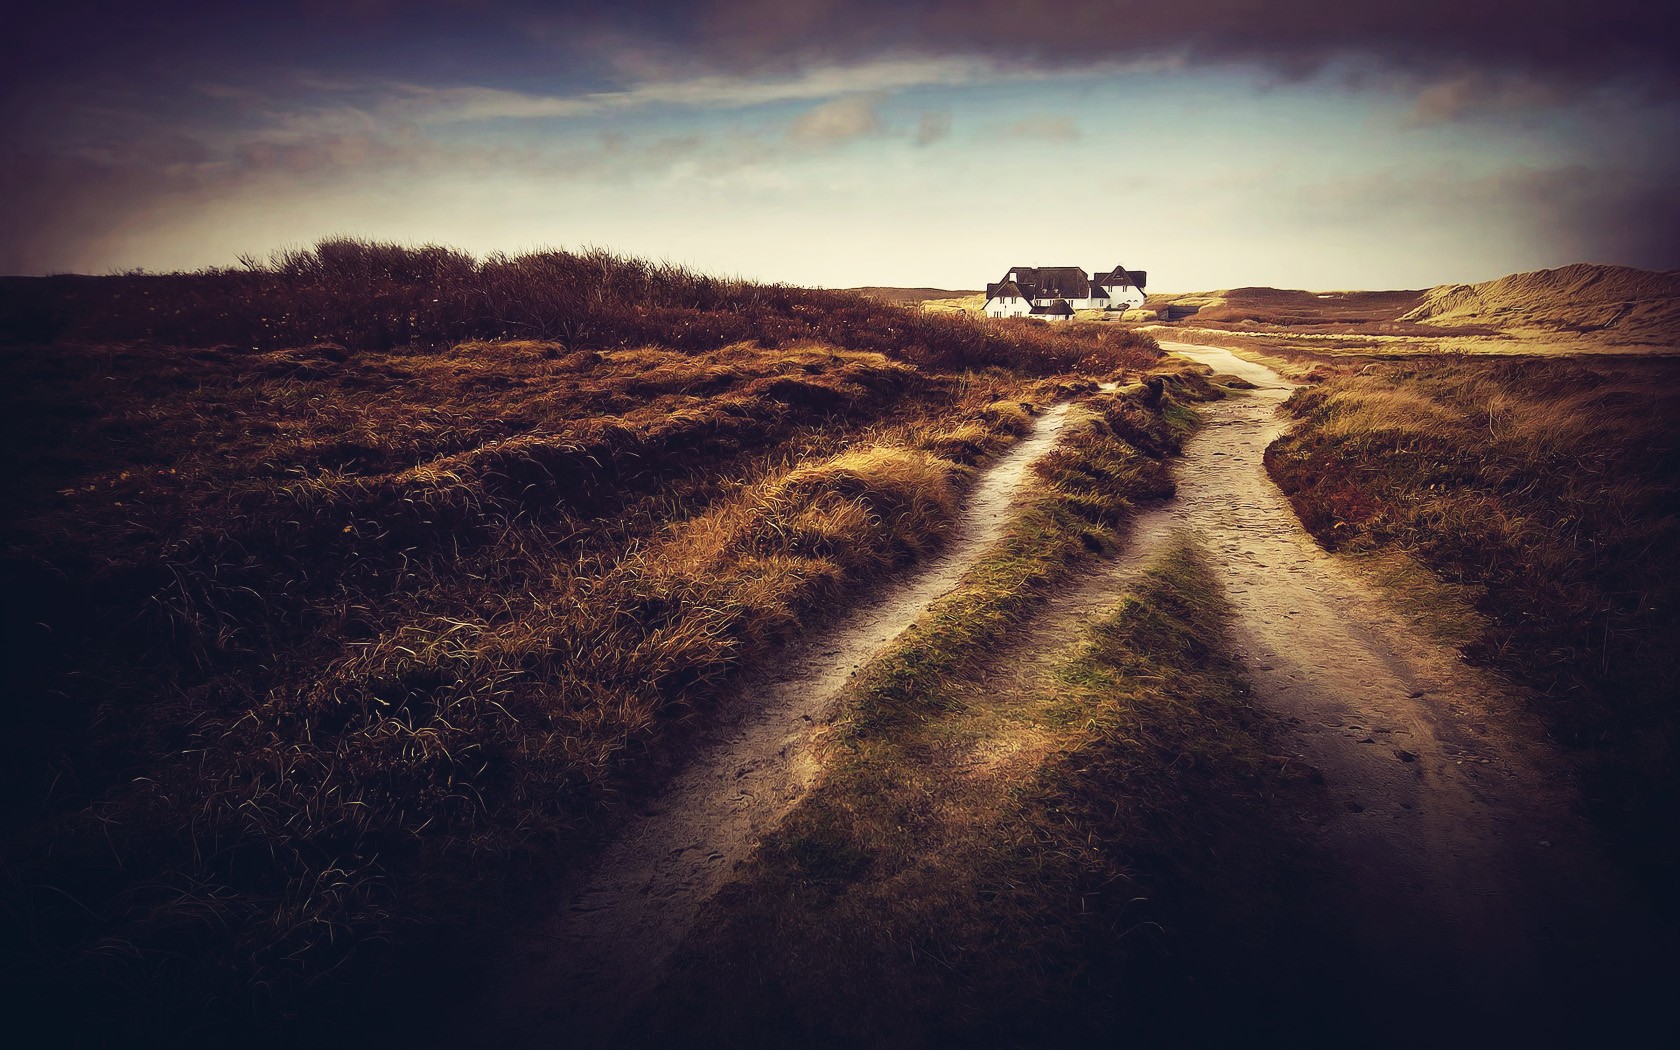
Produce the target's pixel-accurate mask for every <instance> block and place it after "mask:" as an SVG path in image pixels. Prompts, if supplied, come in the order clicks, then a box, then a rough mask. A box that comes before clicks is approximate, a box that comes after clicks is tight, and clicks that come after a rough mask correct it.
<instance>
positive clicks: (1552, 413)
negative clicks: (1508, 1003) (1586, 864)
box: [1267, 358, 1680, 879]
mask: <svg viewBox="0 0 1680 1050" xmlns="http://www.w3.org/2000/svg"><path fill="white" fill-rule="evenodd" d="M1677 390H1680V363H1676V362H1674V361H1672V360H1665V359H1644V360H1641V359H1636V358H1628V359H1620V360H1593V359H1588V360H1585V361H1583V360H1574V361H1561V360H1552V361H1536V360H1526V361H1485V360H1484V361H1476V360H1464V359H1451V358H1448V359H1430V360H1419V361H1416V362H1390V363H1369V364H1366V365H1364V366H1362V367H1361V368H1360V370H1359V371H1358V373H1357V374H1345V373H1344V374H1343V375H1342V377H1341V378H1336V379H1332V380H1330V381H1328V382H1324V383H1322V384H1319V385H1316V386H1311V387H1308V388H1305V389H1303V390H1302V391H1300V392H1298V393H1297V394H1296V395H1295V396H1294V397H1293V398H1292V400H1291V401H1290V402H1289V408H1290V409H1291V411H1293V412H1294V414H1295V415H1296V416H1297V417H1298V419H1299V423H1298V424H1297V426H1296V427H1295V428H1294V429H1293V430H1292V431H1291V432H1290V433H1289V434H1288V435H1287V436H1285V437H1284V438H1283V439H1282V440H1280V441H1279V442H1278V443H1277V444H1276V445H1274V446H1273V447H1272V449H1271V450H1270V451H1269V452H1268V456H1267V464H1268V467H1269V469H1270V470H1271V473H1272V475H1273V477H1274V478H1275V479H1276V480H1277V482H1278V483H1279V484H1280V485H1281V486H1282V487H1283V489H1284V491H1285V492H1286V493H1288V495H1289V497H1290V499H1291V501H1292V502H1293V503H1294V505H1295V508H1296V510H1297V512H1298V513H1299V515H1300V517H1301V520H1302V522H1303V523H1304V524H1305V525H1306V526H1307V528H1308V529H1309V530H1311V531H1312V532H1313V533H1314V535H1315V536H1317V537H1318V538H1319V540H1320V541H1321V542H1323V543H1324V544H1325V545H1326V546H1327V547H1330V548H1331V549H1336V550H1350V551H1360V550H1398V551H1404V552H1408V553H1410V554H1412V555H1414V556H1415V557H1417V558H1418V559H1419V560H1421V561H1422V562H1423V563H1425V564H1426V565H1428V566H1430V567H1431V568H1432V569H1433V570H1435V571H1436V572H1437V573H1438V574H1439V575H1440V576H1441V577H1442V578H1443V579H1445V580H1446V581H1447V582H1449V583H1452V584H1466V585H1469V586H1470V587H1471V588H1473V593H1474V594H1475V595H1477V604H1478V606H1479V609H1480V612H1481V614H1482V627H1481V631H1480V636H1479V638H1477V639H1476V640H1475V643H1474V645H1473V646H1472V649H1471V655H1472V656H1473V657H1475V658H1477V659H1480V660H1483V661H1485V662H1488V663H1491V664H1493V665H1495V666H1498V667H1500V668H1502V669H1504V670H1506V671H1508V672H1510V673H1512V674H1513V675H1515V676H1517V677H1518V678H1519V679H1521V680H1523V681H1525V682H1527V683H1529V684H1530V685H1532V686H1533V687H1534V688H1535V689H1536V690H1538V694H1539V696H1540V697H1541V698H1542V699H1541V701H1540V706H1541V709H1542V711H1543V713H1544V714H1545V715H1546V717H1547V719H1548V721H1549V723H1550V725H1551V726H1552V729H1553V732H1554V734H1555V735H1556V737H1557V738H1558V739H1559V740H1560V741H1561V742H1563V743H1564V744H1566V745H1567V746H1568V747H1569V748H1570V749H1572V750H1573V751H1574V752H1575V753H1576V754H1577V755H1578V756H1580V757H1581V759H1582V761H1583V764H1584V777H1585V782H1584V789H1585V791H1584V793H1585V796H1586V798H1587V800H1588V804H1589V805H1590V806H1591V807H1592V808H1593V810H1594V812H1595V816H1596V817H1597V818H1598V819H1599V820H1600V822H1601V823H1603V824H1605V825H1606V826H1608V827H1611V828H1612V829H1615V831H1616V832H1617V837H1618V840H1619V842H1620V843H1621V844H1622V846H1624V847H1625V848H1627V849H1629V850H1632V851H1634V852H1635V853H1637V854H1638V855H1639V858H1640V860H1641V861H1642V862H1644V863H1645V864H1647V865H1648V866H1649V870H1651V871H1653V872H1655V873H1658V875H1659V877H1660V878H1662V879H1667V878H1669V877H1671V876H1672V873H1673V872H1674V871H1675V870H1677V869H1676V865H1677V863H1680V852H1677V848H1680V825H1677V824H1676V822H1675V816H1674V814H1675V812H1676V809H1675V807H1676V803H1677V802H1680V798H1677V797H1676V795H1675V788H1674V784H1675V783H1676V777H1677V770H1680V766H1677V763H1676V758H1677V752H1676V745H1677V744H1680V712H1677V711H1676V708H1675V705H1674V696H1675V692H1676V686H1677V681H1676V670H1675V662H1674V659H1673V651H1672V650H1673V640H1674V639H1675V638H1676V637H1680V612H1677V611H1680V528H1677V526H1680V431H1677V429H1676V423H1677V422H1680V395H1677V393H1676V391H1677Z"/></svg>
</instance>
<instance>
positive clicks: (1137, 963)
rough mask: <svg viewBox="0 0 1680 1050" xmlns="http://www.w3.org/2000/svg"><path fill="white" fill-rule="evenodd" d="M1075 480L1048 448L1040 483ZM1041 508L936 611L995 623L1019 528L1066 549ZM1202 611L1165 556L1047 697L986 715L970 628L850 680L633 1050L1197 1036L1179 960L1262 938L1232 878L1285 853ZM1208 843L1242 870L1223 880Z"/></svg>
mask: <svg viewBox="0 0 1680 1050" xmlns="http://www.w3.org/2000/svg"><path fill="white" fill-rule="evenodd" d="M1094 451H1097V448H1096V446H1094V445H1093V446H1090V447H1087V448H1086V449H1085V450H1084V453H1085V454H1086V455H1088V454H1090V453H1091V452H1094ZM1134 454H1135V453H1134ZM1080 462H1085V460H1084V458H1083V456H1082V454H1081V453H1080V452H1078V451H1070V452H1069V453H1068V454H1067V456H1066V457H1065V460H1064V469H1065V468H1066V467H1068V466H1071V465H1072V464H1075V463H1080ZM1042 492H1043V497H1044V500H1045V502H1044V503H1043V504H1041V505H1040V508H1039V509H1038V510H1037V511H1036V512H1034V513H1029V515H1028V516H1027V518H1025V519H1024V520H1023V522H1022V524H1021V525H1020V526H1019V527H1018V528H1017V530H1016V531H1015V533H1014V534H1013V536H1012V538H1011V540H1010V541H1007V542H1006V544H1005V545H1004V547H1003V548H1001V549H1000V550H999V552H998V553H997V554H996V555H995V556H994V559H993V560H992V562H991V563H990V564H988V565H983V566H981V567H980V568H978V569H977V570H976V572H975V573H974V574H973V575H971V577H970V581H969V583H968V584H967V589H966V592H965V593H964V594H963V595H962V596H960V597H958V598H956V599H954V600H956V601H958V602H962V603H969V604H973V603H975V602H985V601H991V602H994V603H995V602H999V601H1003V602H1005V603H1006V604H1007V601H1008V598H1007V595H1008V594H1010V593H1011V592H1009V591H1008V590H1006V589H1003V588H1000V587H999V586H998V583H999V579H1000V578H1002V577H1007V576H1009V575H1011V574H1019V573H1020V572H1021V568H1022V565H1023V558H1024V557H1028V552H1029V551H1033V550H1034V549H1035V545H1038V544H1042V543H1043V542H1044V541H1045V539H1046V538H1047V537H1048V535H1050V534H1048V533H1044V532H1040V531H1039V530H1040V529H1041V528H1043V526H1044V524H1045V520H1044V518H1043V517H1036V518H1035V514H1036V515H1045V514H1046V513H1047V512H1048V513H1049V516H1050V517H1053V518H1057V519H1059V527H1058V528H1056V530H1055V534H1057V535H1059V536H1060V537H1061V541H1060V542H1061V543H1063V544H1068V543H1077V541H1076V539H1075V537H1076V536H1077V534H1078V533H1077V529H1078V528H1079V527H1083V526H1082V525H1081V526H1075V527H1074V528H1073V529H1070V528H1069V526H1071V525H1073V523H1075V522H1085V521H1088V518H1087V516H1086V513H1085V512H1084V511H1077V510H1074V505H1072V504H1064V505H1063V506H1062V507H1061V508H1060V509H1059V510H1051V508H1052V507H1053V506H1054V505H1055V504H1056V503H1057V502H1058V501H1059V500H1061V499H1063V498H1065V496H1066V495H1067V491H1066V490H1065V489H1063V488H1062V487H1061V483H1059V482H1058V481H1055V480H1049V479H1047V480H1046V484H1045V487H1044V489H1043V490H1042ZM1064 571H1066V570H1064ZM1053 578H1054V577H1051V579H1053ZM1040 580H1041V583H1042V582H1044V580H1043V578H1042V577H1040ZM1226 615H1227V613H1226V611H1225V607H1224V604H1223V599H1222V598H1221V596H1220V595H1219V593H1218V591H1217V588H1216V587H1215V586H1214V585H1213V583H1212V577H1211V576H1210V575H1209V573H1208V571H1207V569H1206V566H1205V565H1204V564H1203V563H1202V562H1201V561H1200V560H1199V555H1198V554H1197V553H1196V552H1195V550H1194V549H1193V548H1190V547H1182V546H1181V547H1179V548H1178V549H1176V550H1174V551H1173V552H1172V553H1171V554H1170V555H1169V556H1168V557H1166V558H1164V559H1163V561H1162V563H1161V564H1159V565H1157V566H1156V567H1155V568H1154V571H1153V572H1151V573H1150V574H1148V575H1146V576H1145V577H1144V578H1143V580H1142V581H1141V582H1140V584H1139V585H1138V586H1137V587H1136V588H1135V590H1134V591H1133V593H1132V594H1131V596H1129V597H1128V598H1127V599H1126V600H1125V601H1124V602H1123V603H1122V604H1120V605H1119V606H1117V607H1116V608H1115V609H1114V611H1113V612H1112V613H1111V614H1109V615H1108V616H1107V617H1105V618H1104V619H1103V620H1102V621H1101V622H1098V623H1095V624H1093V625H1092V626H1091V629H1090V631H1089V634H1088V636H1087V638H1086V639H1085V641H1084V643H1083V644H1082V645H1081V646H1079V647H1078V649H1077V650H1076V651H1074V652H1071V653H1065V654H1061V657H1060V663H1059V664H1057V665H1055V666H1056V672H1055V674H1054V676H1053V678H1052V679H1050V680H1049V682H1048V683H1042V684H1035V686H1034V687H1033V688H1032V689H1030V690H1029V692H1028V693H1026V694H1024V695H1007V696H1005V695H996V694H995V692H994V691H993V690H994V689H995V687H996V684H997V681H998V671H999V669H998V668H995V667H990V666H989V664H988V661H987V659H986V658H985V657H984V656H983V655H979V654H977V653H976V652H975V650H974V647H973V639H972V638H971V637H969V636H967V634H966V631H967V628H968V626H969V625H970V624H971V623H973V619H972V618H971V617H969V616H968V615H966V614H964V615H962V616H945V615H941V614H940V611H938V610H936V611H934V612H933V613H931V614H930V616H929V617H928V619H927V620H926V621H925V622H924V623H923V624H922V625H921V628H920V629H919V631H918V635H917V637H916V638H915V639H914V640H913V641H910V642H907V643H905V645H904V647H903V648H902V650H901V651H898V652H895V653H892V654H890V655H889V656H888V657H887V659H886V662H885V663H884V664H883V665H882V666H879V667H876V668H874V669H872V670H871V671H870V672H869V678H868V680H867V681H866V682H865V684H864V686H863V687H862V695H861V696H860V698H859V706H858V709H857V712H856V714H855V715H854V716H853V717H852V718H851V719H850V720H848V721H847V722H845V723H844V724H843V726H842V729H841V736H842V740H841V743H840V745H839V746H838V748H837V751H836V754H835V755H834V757H833V760H832V762H831V766H830V770H829V772H828V773H827V775H826V776H825V779H824V780H823V782H822V783H821V784H820V786H819V787H818V789H817V790H816V792H815V793H814V794H813V795H812V796H811V797H810V798H808V799H807V800H806V801H805V802H804V803H802V804H801V805H800V807H799V808H798V809H797V810H796V811H795V812H794V813H793V814H792V815H791V817H790V818H789V819H788V820H787V821H786V822H785V823H784V824H783V826H782V827H780V828H779V829H778V830H777V831H776V832H775V833H774V834H773V835H772V836H771V837H770V838H769V839H768V840H767V841H766V842H765V844H764V845H763V847H762V848H761V850H760V852H759V854H758V855H757V856H756V858H755V859H754V861H753V862H752V864H751V866H750V868H749V869H748V871H747V872H746V873H745V874H744V876H743V877H742V878H741V879H740V880H739V881H737V882H736V883H735V884H733V885H732V886H731V887H729V888H727V889H726V890H725V892H724V895H723V897H722V899H721V901H720V903H719V906H718V907H716V908H714V909H712V910H711V911H710V912H709V913H708V915H707V917H706V919H705V920H704V921H703V925H702V928H701V929H700V930H699V931H698V932H697V933H696V934H695V935H694V936H693V937H691V939H690V940H689V942H688V944H687V945H686V946H685V949H684V952H683V954H682V957H681V959H680V962H679V966H678V968H677V970H676V972H675V974H674V976H673V977H672V978H671V979H669V980H668V981H667V982H666V983H665V985H664V986H663V987H662V988H660V990H659V992H658V993H657V996H656V999H655V1001H654V1002H653V1003H651V1004H650V1006H649V1009H648V1011H647V1012H645V1013H644V1014H643V1015H642V1018H643V1020H642V1026H641V1031H640V1032H638V1033H637V1035H638V1037H639V1040H638V1041H637V1045H642V1044H643V1043H645V1044H646V1045H663V1044H664V1043H666V1042H668V1041H669V1040H671V1039H675V1038H678V1033H681V1036H680V1037H681V1039H682V1040H683V1041H685V1042H689V1043H691V1044H692V1045H702V1046H725V1045H729V1046H754V1047H756V1046H785V1045H791V1044H799V1045H814V1046H855V1045H872V1046H905V1047H911V1046H946V1045H966V1046H1045V1047H1050V1046H1065V1045H1088V1044H1089V1043H1090V1042H1091V1041H1093V1040H1100V1039H1104V1038H1112V1037H1113V1035H1114V1033H1116V1032H1122V1031H1123V1032H1126V1033H1127V1034H1128V1035H1129V1036H1131V1037H1133V1038H1139V1039H1151V1040H1153V1039H1157V1038H1164V1037H1168V1036H1171V1037H1175V1038H1178V1039H1184V1038H1191V1039H1192V1040H1194V1038H1195V1036H1196V1034H1198V1033H1202V1032H1205V1031H1210V1030H1217V1029H1218V1027H1219V1024H1218V1022H1217V1021H1216V1020H1215V1019H1214V1018H1213V1017H1211V1016H1199V1015H1198V1014H1197V1013H1196V1012H1195V1011H1196V1010H1197V1009H1201V1008H1205V1007H1206V1006H1207V1005H1209V1004H1207V1003H1203V1002H1199V1001H1198V998H1199V996H1202V995H1211V994H1213V993H1212V992H1211V990H1208V989H1203V990H1201V991H1200V992H1197V991H1194V990H1192V988H1191V985H1192V984H1193V982H1194V980H1195V979H1196V977H1200V978H1206V977H1208V976H1210V975H1211V973H1212V972H1213V971H1214V969H1216V967H1209V966H1208V963H1209V962H1210V958H1198V959H1195V960H1194V961H1193V962H1192V961H1190V960H1187V959H1186V958H1185V956H1186V955H1187V954H1190V953H1192V952H1196V953H1201V952H1205V953H1207V954H1208V955H1209V956H1210V957H1211V956H1212V954H1213V952H1214V950H1215V946H1216V945H1217V946H1218V947H1219V948H1221V949H1224V950H1227V951H1231V950H1235V949H1236V948H1237V947H1238V946H1239V945H1241V944H1243V943H1244V938H1245V937H1246V936H1247V935H1249V934H1252V933H1253V932H1255V930H1254V928H1256V927H1260V926H1264V924H1265V921H1266V919H1265V916H1266V915H1267V914H1268V913H1269V911H1270V910H1271V908H1270V905H1271V904H1273V903H1275V901H1276V899H1277V897H1278V893H1279V891H1278V887H1277V886H1275V885H1272V884H1270V883H1268V882H1266V881H1265V878H1266V877H1268V876H1257V875H1256V872H1262V871H1272V870H1275V867H1274V865H1276V862H1277V860H1278V854H1279V853H1280V852H1281V851H1283V850H1284V849H1286V846H1285V845H1284V842H1283V840H1282V839H1281V838H1279V837H1277V836H1276V835H1275V834H1274V833H1273V832H1271V831H1268V830H1264V829H1265V828H1266V827H1267V825H1266V822H1265V820H1264V817H1263V814H1264V806H1263V803H1261V802H1260V801H1259V800H1260V798H1261V796H1263V794H1264V793H1265V792H1267V791H1269V790H1272V789H1274V788H1275V787H1276V786H1277V784H1276V783H1275V782H1274V771H1275V764H1274V763H1272V762H1271V761H1270V760H1269V759H1268V758H1267V757H1266V754H1265V748H1264V746H1263V743H1264V740H1265V738H1266V732H1267V729H1266V725H1267V723H1266V720H1265V718H1264V717H1263V716H1261V715H1259V714H1258V713H1257V712H1255V711H1254V710H1253V709H1252V708H1251V707H1250V706H1249V703H1248V700H1247V694H1246V688H1245V687H1244V685H1243V683H1242V682H1241V680H1240V678H1239V676H1238V673H1237V671H1236V667H1235V664H1234V663H1233V662H1232V661H1231V659H1230V657H1229V655H1228V652H1227V645H1226V642H1225V639H1224V636H1223V630H1224V627H1223V624H1224V621H1225V617H1226ZM1030 622H1031V621H1030V618H1029V619H1028V620H1027V621H1026V623H1028V624H1030ZM1004 677H1005V678H1007V675H1004ZM912 680H913V683H914V690H913V693H907V692H906V689H905V687H906V685H907V684H908V683H909V682H911V681H912ZM884 705H885V706H890V707H891V708H892V709H893V710H894V712H895V716H894V717H892V718H890V719H885V720H884V719H882V718H881V717H880V716H879V709H880V708H881V707H882V706H884ZM976 756H978V757H976ZM1234 834H1240V835H1243V836H1245V837H1249V838H1250V839H1251V840H1250V841H1247V842H1245V845H1246V846H1249V847H1252V851H1249V850H1244V851H1236V850H1233V851H1231V853H1230V856H1229V858H1228V857H1227V854H1226V851H1225V850H1224V848H1223V847H1225V846H1227V845H1230V844H1231V843H1232V842H1233V841H1234V840H1233V838H1232V836H1233V835H1234ZM1268 836H1270V838H1269V839H1268ZM1215 844H1217V845H1218V846H1219V847H1220V848H1219V849H1218V850H1217V851H1216V852H1213V853H1211V854H1210V849H1209V847H1210V846H1212V845H1215ZM1231 858H1241V859H1231ZM1146 898H1147V899H1146ZM1192 930H1194V931H1197V933H1198V934H1200V935H1204V936H1206V937H1207V940H1206V942H1205V943H1199V942H1198V938H1197V936H1196V935H1192V934H1191V933H1190V931H1192ZM1215 931H1217V932H1215ZM1175 956H1177V958H1175ZM1199 967H1200V968H1201V969H1198V968H1199ZM1191 974H1195V977H1191V976H1190V975H1191ZM1187 978H1188V980H1189V982H1190V984H1186V983H1184V982H1186V980H1187ZM1243 978H1244V980H1246V981H1249V982H1251V983H1265V980H1266V978H1265V977H1264V976H1261V977H1259V978H1257V977H1256V975H1254V974H1252V973H1249V974H1244V975H1243ZM1238 986H1239V985H1237V984H1235V983H1233V985H1232V987H1238ZM1239 998H1240V997H1239ZM1221 1007H1222V1008H1223V1009H1227V1010H1232V1011H1234V1012H1235V1013H1236V1014H1239V1015H1240V1014H1242V1013H1243V1010H1242V1009H1241V1007H1240V1006H1239V1005H1238V1002H1237V1001H1235V1000H1233V999H1231V998H1225V999H1224V1000H1222V1002H1221ZM1187 1009H1188V1010H1189V1011H1190V1012H1186V1010H1187ZM1216 1013H1217V1011H1216Z"/></svg>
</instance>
